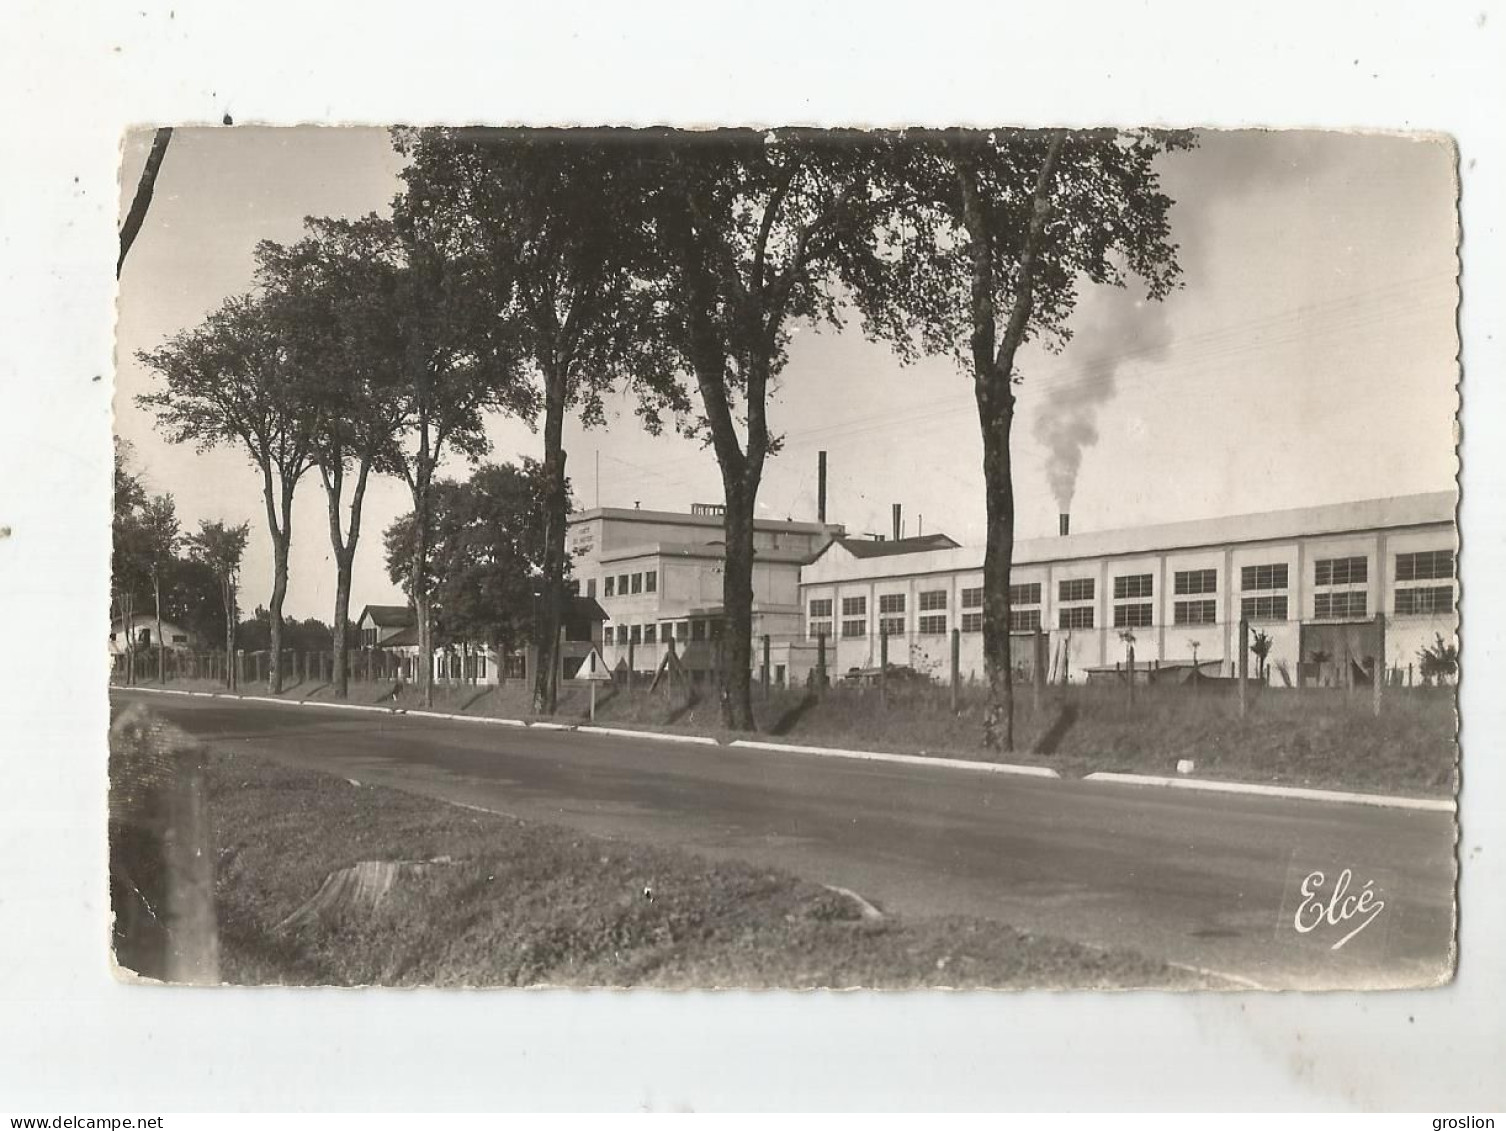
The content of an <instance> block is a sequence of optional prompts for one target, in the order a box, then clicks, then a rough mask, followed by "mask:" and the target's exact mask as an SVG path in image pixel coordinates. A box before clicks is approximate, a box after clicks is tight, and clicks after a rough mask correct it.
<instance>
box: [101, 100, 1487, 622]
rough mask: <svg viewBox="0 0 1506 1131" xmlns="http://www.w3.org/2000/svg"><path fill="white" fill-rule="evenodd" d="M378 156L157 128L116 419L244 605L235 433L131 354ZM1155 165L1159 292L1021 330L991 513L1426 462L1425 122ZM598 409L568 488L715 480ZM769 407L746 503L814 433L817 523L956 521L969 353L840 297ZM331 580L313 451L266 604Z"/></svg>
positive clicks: (771, 511) (350, 148) (1209, 139)
mask: <svg viewBox="0 0 1506 1131" xmlns="http://www.w3.org/2000/svg"><path fill="white" fill-rule="evenodd" d="M149 145H150V133H141V134H136V135H132V136H131V137H130V138H128V139H127V142H126V144H125V146H124V149H123V154H122V165H121V193H122V210H123V209H124V207H125V206H126V205H127V204H128V203H129V199H130V195H131V193H132V192H133V191H134V187H135V183H136V179H137V176H138V174H139V172H140V169H141V165H142V163H143V161H144V159H145V155H146V152H147V149H148V148H149ZM400 168H401V158H400V157H398V155H397V154H395V153H394V152H393V151H392V148H391V145H390V143H389V141H388V138H387V134H386V132H385V131H383V130H376V129H369V128H352V127H301V128H283V129H274V128H258V127H243V126H237V127H232V128H201V129H180V130H178V131H176V132H175V134H174V137H173V141H172V144H171V146H170V147H169V150H168V153H167V157H166V160H165V161H164V162H163V166H162V170H161V174H160V176H159V178H158V182H157V189H156V196H155V199H154V201H153V204H152V209H151V212H150V214H149V215H148V216H147V219H146V223H145V225H144V226H143V228H142V230H141V233H140V235H139V236H138V238H137V240H136V243H135V245H134V247H133V248H132V250H131V253H130V256H129V258H128V259H127V262H126V265H125V268H124V270H123V272H122V275H121V280H120V297H119V306H118V321H117V371H116V401H115V411H116V418H115V428H116V432H117V434H118V435H120V436H122V437H123V438H125V439H127V440H129V441H130V442H131V444H132V445H133V447H134V454H135V459H136V463H137V467H138V469H139V470H140V472H141V473H142V474H143V477H144V479H145V481H146V484H147V486H148V489H149V490H150V491H152V492H154V493H156V492H170V493H171V494H172V495H173V497H174V499H175V500H176V503H177V507H178V513H179V516H180V518H181V519H182V520H183V524H184V526H185V528H188V529H193V528H195V527H196V526H197V524H198V522H199V520H201V519H218V520H225V521H229V522H242V521H249V522H250V523H251V526H252V539H251V544H250V546H249V547H248V550H247V555H246V559H245V562H244V566H243V570H242V595H241V602H242V607H243V609H244V610H247V611H249V610H250V609H253V608H254V607H255V606H256V605H257V604H264V603H265V601H266V595H267V594H268V593H269V592H270V589H271V544H270V539H269V537H268V535H267V531H266V520H265V512H264V508H263V504H262V500H261V491H260V480H259V478H258V476H257V475H256V474H255V473H254V470H253V467H252V465H251V464H250V462H249V460H248V458H247V457H245V456H244V455H242V454H241V453H240V452H238V451H236V450H233V449H228V448H222V449H217V450H213V451H210V452H206V453H201V452H197V451H195V450H193V449H192V448H188V447H174V446H172V445H169V444H167V443H165V442H164V441H163V440H162V439H161V437H160V436H159V435H158V434H157V433H156V432H155V431H154V427H153V421H152V418H151V416H150V415H149V414H147V413H145V412H143V411H142V410H140V409H139V408H137V407H136V405H135V401H134V398H135V397H136V396H137V395H139V394H141V393H143V392H147V391H149V390H150V389H152V388H153V387H154V382H155V380H156V379H155V378H154V376H153V375H152V374H151V372H150V371H149V370H147V369H145V368H144V367H143V366H141V365H140V364H139V363H138V362H137V361H136V360H135V353H136V351H137V350H141V349H152V348H154V347H156V346H157V345H159V344H160V343H161V342H162V341H163V340H164V339H166V338H167V337H169V336H171V335H172V334H174V333H176V332H177V331H179V330H182V329H187V328H191V327H193V326H195V325H197V324H198V323H199V322H200V321H201V320H202V319H203V318H204V316H205V315H206V314H207V313H209V312H210V311H211V310H213V309H214V308H215V307H216V306H218V305H219V304H220V302H221V301H222V300H223V299H224V298H225V297H226V296H228V295H231V294H236V293H241V292H244V291H246V290H248V289H250V286H251V275H252V249H253V248H254V247H255V245H256V242H257V241H258V240H260V239H273V240H278V241H282V242H287V241H291V240H294V239H297V238H298V236H299V234H300V231H301V228H302V223H303V218H304V217H305V216H310V215H314V216H355V215H361V214H364V213H367V212H386V211H387V210H388V209H389V206H390V203H391V200H392V197H393V195H394V194H395V192H396V191H397V187H398V180H397V177H398V172H399V170H400ZM1160 171H1161V175H1162V183H1163V188H1164V189H1165V191H1166V192H1167V193H1168V195H1169V196H1171V198H1172V199H1173V200H1174V201H1175V202H1176V203H1175V206H1174V207H1173V209H1172V229H1173V239H1174V240H1175V242H1176V243H1177V244H1178V245H1179V248H1180V252H1179V258H1180V262H1181V265H1182V270H1183V275H1182V287H1181V288H1180V289H1179V290H1177V291H1176V292H1174V293H1173V294H1172V295H1171V296H1170V297H1169V298H1168V299H1167V300H1166V301H1164V302H1160V303H1148V302H1144V301H1143V299H1144V294H1143V292H1139V291H1137V290H1136V289H1135V286H1134V284H1133V282H1131V285H1130V287H1129V288H1127V289H1125V290H1116V289H1104V288H1098V289H1091V290H1089V291H1087V292H1085V293H1084V295H1083V298H1082V301H1081V302H1080V303H1079V305H1078V308H1077V310H1076V311H1075V312H1074V314H1073V318H1072V328H1073V331H1074V338H1073V340H1072V341H1071V343H1069V344H1068V346H1067V348H1066V349H1065V350H1064V351H1062V352H1061V353H1059V354H1050V353H1047V352H1046V351H1045V350H1043V349H1040V348H1036V347H1027V348H1026V349H1025V350H1022V351H1021V355H1020V357H1019V359H1018V364H1019V369H1020V372H1021V374H1022V376H1023V384H1022V385H1021V386H1020V387H1019V389H1018V394H1019V416H1018V418H1017V420H1016V424H1015V430H1014V459H1015V485H1016V506H1017V514H1018V518H1017V525H1016V531H1017V535H1018V536H1019V537H1021V538H1030V537H1037V536H1043V535H1047V534H1051V533H1054V532H1055V530H1056V527H1057V517H1056V516H1057V514H1058V512H1059V511H1060V510H1062V509H1064V507H1065V508H1067V509H1070V511H1071V514H1072V528H1073V530H1074V532H1076V531H1087V530H1105V529H1113V528H1118V527H1123V526H1133V525H1139V524H1144V523H1160V522H1172V521H1177V520H1182V519H1195V518H1207V517H1216V516H1221V515H1231V514H1241V513H1249V512H1254V511H1264V510H1275V509H1284V508H1288V507H1300V506H1309V505H1317V504H1323V503H1338V502H1346V501H1353V500H1359V499H1367V498H1376V497H1382V496H1391V495H1403V494H1410V493H1414V492H1421V491H1440V490H1449V489H1452V488H1453V485H1454V476H1455V473H1456V463H1455V455H1454V442H1455V427H1454V419H1455V412H1456V409H1457V397H1456V394H1455V386H1456V382H1457V380H1458V369H1457V352H1458V350H1457V339H1456V334H1455V313H1456V306H1457V259H1456V251H1457V235H1456V227H1455V201H1456V191H1455V185H1454V154H1453V151H1452V149H1451V148H1450V147H1449V146H1448V145H1447V144H1445V143H1443V142H1441V141H1438V140H1433V139H1419V138H1411V137H1399V136H1387V135H1365V134H1343V133H1323V132H1284V133H1283V132H1260V131H1229V132H1204V133H1202V134H1201V137H1200V144H1199V145H1198V147H1197V148H1196V149H1194V150H1192V151H1190V152H1187V153H1179V154H1171V155H1167V156H1165V157H1164V158H1163V159H1162V163H1161V169H1160ZM607 410H608V426H607V427H606V428H604V429H603V428H598V429H592V430H588V429H585V428H583V427H581V426H580V425H579V424H578V423H576V422H569V423H567V425H566V429H565V446H566V449H567V451H568V453H569V472H570V476H571V479H572V483H573V486H574V489H575V495H576V501H577V504H578V505H580V506H595V505H602V506H620V507H631V506H635V505H641V506H642V507H643V508H645V509H662V510H688V509H689V507H690V504H691V503H694V502H718V501H720V499H721V483H720V478H719V475H718V472H717V468H716V461H715V458H714V456H713V455H712V454H711V452H710V450H709V449H706V448H703V447H701V446H700V445H699V444H697V443H693V442H690V441H687V440H684V439H682V438H681V437H679V436H677V435H673V434H669V433H666V434H664V435H662V436H659V437H654V436H650V435H648V434H647V433H646V432H644V431H643V430H642V429H641V427H640V426H639V424H638V422H637V419H636V417H635V416H634V413H633V407H632V403H631V401H630V400H629V399H628V398H627V397H626V396H624V395H615V396H612V397H609V398H608V402H607ZM770 422H771V426H772V428H773V429H774V430H775V431H776V432H777V433H780V434H782V435H783V437H784V447H783V449H782V451H781V452H780V453H779V454H778V456H777V457H775V458H774V459H772V460H771V461H770V463H769V465H768V468H767V470H766V472H765V477H764V483H763V487H762V490H761V492H760V497H759V509H760V513H761V514H762V515H764V516H766V517H770V518H794V519H804V520H814V519H815V517H816V481H817V476H816V466H817V453H818V451H821V450H825V451H827V452H828V453H829V454H828V462H829V477H828V490H827V514H828V518H829V520H830V521H834V522H840V523H844V524H845V525H846V526H847V529H848V531H849V532H851V533H863V532H868V531H874V532H887V531H888V530H889V528H890V507H891V504H893V503H899V504H901V506H902V508H903V514H904V521H905V529H906V533H909V534H913V533H916V532H917V531H919V530H921V529H923V530H924V531H925V532H926V533H934V532H938V531H939V532H944V533H946V534H949V535H951V536H952V537H953V538H955V539H956V540H957V541H959V542H961V543H963V544H978V543H981V542H982V540H983V537H984V514H985V499H984V492H983V480H982V444H981V441H980V439H979V436H978V420H977V415H976V409H975V407H974V404H973V401H972V394H971V386H970V382H969V378H968V377H967V376H966V375H964V374H963V373H962V372H961V371H960V370H959V369H958V368H957V367H956V365H955V363H954V362H952V361H951V360H949V359H927V360H924V361H922V362H919V363H916V364H914V365H910V366H904V365H901V364H900V363H899V362H898V361H897V360H896V359H895V358H894V356H893V354H892V353H891V351H890V350H889V348H888V347H887V346H884V345H881V344H876V343H872V342H869V341H867V340H865V339H864V337H863V335H862V333H861V330H860V328H859V326H858V325H857V321H856V318H854V319H853V320H852V324H851V325H849V326H847V327H844V328H843V329H841V330H835V329H832V328H829V327H828V328H822V329H820V330H816V329H814V328H810V327H800V328H798V329H797V333H796V337H795V341H794V344H793V346H792V348H791V350H790V360H789V364H788V366H787V367H786V369H785V371H784V373H783V374H782V376H781V378H780V382H779V389H778V391H777V394H776V396H775V398H774V402H773V404H772V406H771V408H770ZM488 433H489V436H490V438H491V440H492V443H493V452H492V455H491V457H490V458H491V459H493V460H497V461H504V460H516V459H518V458H520V457H521V456H524V455H528V456H533V457H535V458H538V457H540V456H541V455H542V449H543V439H542V435H541V434H540V433H539V432H537V431H536V430H534V429H533V428H532V427H531V422H527V421H520V420H516V419H505V418H497V419H494V420H493V421H492V422H491V423H490V425H489V427H488ZM1074 452H1075V453H1076V458H1074V454H1073V453H1074ZM598 468H599V470H598ZM465 470H466V469H465V467H464V465H463V464H460V465H454V466H451V467H449V468H448V469H447V471H448V472H449V473H450V474H453V475H457V476H463V475H464V474H465ZM1068 495H1070V498H1069V499H1068V498H1067V496H1068ZM408 509H409V500H408V494H407V488H406V487H405V486H403V485H402V484H401V483H399V482H397V481H394V480H377V481H374V483H373V485H372V487H371V489H370V490H369V492H368V495H367V501H366V512H365V521H364V524H363V525H364V529H363V534H362V540H361V543H360V548H359V550H358V552H357V557H356V564H355V576H354V587H353V594H352V606H353V612H354V611H358V610H359V608H360V607H361V606H362V605H364V604H367V603H401V602H402V600H403V598H402V595H401V592H400V591H399V590H398V589H397V587H396V586H394V585H392V584H391V583H390V582H389V581H388V579H387V575H386V568H385V564H384V562H383V556H382V539H381V532H382V530H383V529H385V527H386V526H387V525H388V524H389V523H390V522H391V521H392V520H393V519H394V518H396V517H398V516H399V515H401V514H403V513H405V512H406V511H407V510H408ZM333 605H334V560H333V555H332V552H331V548H330V542H329V534H328V520H327V515H326V510H325V502H324V497H323V491H322V488H321V487H320V484H319V481H318V479H317V477H316V476H313V475H311V476H309V477H307V478H306V479H305V480H304V481H303V482H302V483H301V484H300V486H299V490H298V495H297V501H296V503H295V512H294V522H293V540H292V553H291V560H290V578H289V588H288V597H287V601H286V604H285V611H286V612H287V613H288V614H289V615H291V616H295V617H299V618H303V617H310V616H317V617H319V618H320V619H323V620H326V621H327V620H329V619H330V617H331V613H332V609H333Z"/></svg>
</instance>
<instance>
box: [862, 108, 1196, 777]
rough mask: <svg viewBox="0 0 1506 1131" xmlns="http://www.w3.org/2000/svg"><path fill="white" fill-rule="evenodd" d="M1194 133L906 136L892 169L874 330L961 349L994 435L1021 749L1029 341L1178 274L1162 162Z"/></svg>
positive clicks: (987, 729)
mask: <svg viewBox="0 0 1506 1131" xmlns="http://www.w3.org/2000/svg"><path fill="white" fill-rule="evenodd" d="M1191 144H1192V138H1191V137H1190V136H1189V135H1185V134H1174V133H1166V132H1161V131H1149V130H1140V131H1131V132H1117V131H1113V130H1093V131H1066V130H996V131H990V132H981V131H960V130H959V131H947V132H941V133H931V132H925V131H919V132H915V133H911V134H908V135H905V136H904V137H903V138H901V139H897V140H896V142H895V145H894V146H893V149H892V152H891V163H890V165H889V166H888V169H887V171H886V173H885V177H886V178H888V179H890V181H891V183H892V184H893V185H894V186H895V188H896V191H895V192H894V193H893V195H892V199H893V202H894V207H893V210H892V211H891V212H890V213H889V218H888V221H887V223H886V228H887V237H886V241H885V243H886V247H887V249H888V250H887V255H888V257H889V260H890V263H889V269H888V270H884V271H878V272H872V273H869V274H867V275H865V276H863V277H861V278H860V279H858V280H857V285H855V286H854V288H853V295H854V298H855V300H856V302H857V303H858V305H859V306H860V307H861V308H862V310H863V312H864V314H865V316H866V318H867V321H868V327H869V330H870V332H872V333H874V334H876V335H880V336H883V337H886V338H888V339H889V340H890V341H891V342H893V343H894V345H895V346H896V348H897V349H898V351H899V352H900V354H901V356H904V357H910V356H913V355H914V354H915V352H916V351H917V350H919V349H924V350H926V351H927V352H930V353H933V354H938V355H943V356H950V357H952V358H954V359H955V360H956V361H957V362H958V364H959V366H961V367H962V368H963V370H964V371H965V372H967V373H969V374H970V375H971V377H972V381H973V396H974V401H975V402H976V405H977V410H978V422H979V426H980V428H981V431H982V437H983V480H984V489H985V497H986V501H987V522H988V544H987V549H986V551H985V555H984V564H983V588H984V603H983V652H984V668H985V672H986V675H987V679H988V684H989V707H988V710H987V712H986V714H985V720H984V740H985V742H986V744H987V745H988V746H989V747H990V748H995V749H996V748H998V747H1000V746H1002V747H1003V748H1005V749H1012V748H1013V744H1014V690H1013V681H1012V678H1011V669H1010V656H1009V626H1010V602H1009V584H1010V573H1011V570H1012V566H1013V554H1014V524H1015V500H1014V476H1013V464H1012V461H1011V454H1010V434H1011V430H1012V428H1013V424H1014V415H1015V404H1016V394H1015V386H1016V385H1017V384H1019V382H1020V381H1021V374H1020V372H1019V369H1018V366H1017V363H1016V359H1017V355H1018V353H1019V350H1020V347H1021V346H1023V345H1024V344H1025V343H1026V342H1029V341H1031V340H1039V341H1041V342H1042V343H1043V344H1045V345H1046V346H1047V347H1048V348H1053V349H1059V348H1061V347H1063V346H1065V345H1066V343H1067V341H1068V340H1069V339H1070V337H1071V333H1070V329H1069V326H1068V319H1069V317H1070V315H1071V313H1072V310H1073V308H1074V307H1075V306H1076V303H1077V299H1078V294H1079V290H1080V288H1081V286H1082V285H1083V284H1085V283H1086V284H1096V285H1107V286H1114V287H1123V286H1125V285H1126V284H1127V282H1128V281H1129V279H1130V278H1131V277H1135V278H1138V279H1140V280H1141V281H1142V282H1143V283H1144V285H1145V288H1146V292H1147V295H1148V296H1149V297H1150V298H1152V299H1161V298H1164V297H1165V296H1166V295H1167V294H1168V293H1169V292H1170V291H1171V289H1172V288H1173V287H1174V286H1175V285H1176V284H1177V279H1178V275H1179V268H1178V266H1177V259H1176V245H1175V244H1174V243H1173V242H1172V241H1171V228H1170V211H1171V207H1172V201H1171V199H1170V198H1169V197H1167V196H1166V195H1165V194H1164V193H1162V191H1161V187H1160V178H1159V173H1158V169H1157V165H1156V161H1157V158H1158V157H1159V156H1160V155H1161V154H1163V153H1165V152H1167V151H1169V150H1175V149H1181V148H1186V147H1188V146H1190V145H1191Z"/></svg>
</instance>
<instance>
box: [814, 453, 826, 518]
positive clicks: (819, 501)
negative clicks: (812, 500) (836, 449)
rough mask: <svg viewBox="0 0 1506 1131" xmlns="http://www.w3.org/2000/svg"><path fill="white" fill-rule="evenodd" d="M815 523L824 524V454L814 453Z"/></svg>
mask: <svg viewBox="0 0 1506 1131" xmlns="http://www.w3.org/2000/svg"><path fill="white" fill-rule="evenodd" d="M816 521H817V522H820V523H822V524H825V522H826V453H825V452H817V453H816Z"/></svg>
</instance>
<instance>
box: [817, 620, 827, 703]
mask: <svg viewBox="0 0 1506 1131" xmlns="http://www.w3.org/2000/svg"><path fill="white" fill-rule="evenodd" d="M825 691H826V633H824V632H818V633H816V694H817V695H821V694H824V693H825Z"/></svg>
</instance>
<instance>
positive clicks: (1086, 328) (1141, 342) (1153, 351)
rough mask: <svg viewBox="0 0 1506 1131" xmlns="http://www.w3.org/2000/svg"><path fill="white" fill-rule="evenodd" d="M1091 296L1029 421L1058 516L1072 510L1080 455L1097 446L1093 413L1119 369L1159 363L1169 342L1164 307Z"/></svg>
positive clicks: (1119, 296)
mask: <svg viewBox="0 0 1506 1131" xmlns="http://www.w3.org/2000/svg"><path fill="white" fill-rule="evenodd" d="M1095 298H1097V301H1095V302H1094V303H1093V307H1092V311H1091V313H1090V314H1089V317H1088V321H1087V322H1086V324H1085V325H1083V326H1082V327H1080V328H1078V329H1076V330H1075V332H1074V335H1073V338H1072V341H1071V343H1070V344H1069V345H1068V346H1067V349H1066V351H1065V352H1064V353H1063V355H1062V356H1063V357H1064V358H1068V359H1070V360H1071V364H1068V365H1067V366H1066V367H1065V370H1064V371H1063V372H1060V373H1058V374H1057V375H1056V377H1055V379H1054V380H1053V381H1052V383H1051V384H1050V385H1049V386H1047V387H1046V389H1045V390H1044V392H1045V399H1044V402H1043V403H1042V405H1041V408H1040V412H1039V415H1037V416H1036V418H1035V428H1034V431H1035V437H1036V439H1037V440H1039V441H1040V442H1041V444H1042V445H1043V446H1044V447H1045V448H1046V453H1047V461H1046V479H1047V482H1048V483H1049V484H1050V485H1051V493H1052V494H1053V495H1055V496H1056V503H1057V507H1058V509H1059V510H1060V511H1061V512H1062V513H1064V514H1065V513H1068V512H1070V511H1071V509H1072V496H1073V495H1074V494H1076V492H1077V473H1078V472H1079V471H1080V470H1081V469H1082V455H1083V452H1084V451H1086V450H1087V449H1088V448H1090V447H1092V446H1093V445H1094V444H1096V443H1097V442H1098V412H1099V409H1100V408H1101V407H1102V405H1103V404H1104V402H1105V401H1107V400H1109V398H1111V397H1112V396H1113V395H1114V391H1115V381H1116V378H1117V376H1118V373H1119V370H1120V368H1121V367H1122V366H1124V365H1126V364H1136V363H1144V362H1147V361H1156V360H1158V359H1160V358H1161V356H1162V355H1163V354H1164V353H1165V351H1166V347H1167V346H1168V345H1169V344H1170V342H1171V324H1170V322H1169V321H1168V319H1167V315H1166V303H1164V302H1148V301H1146V300H1144V299H1139V300H1134V299H1131V298H1130V297H1129V296H1128V295H1127V294H1125V293H1124V292H1122V291H1113V292H1109V293H1106V294H1103V295H1102V296H1101V297H1100V296H1095ZM1079 309H1081V308H1079Z"/></svg>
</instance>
